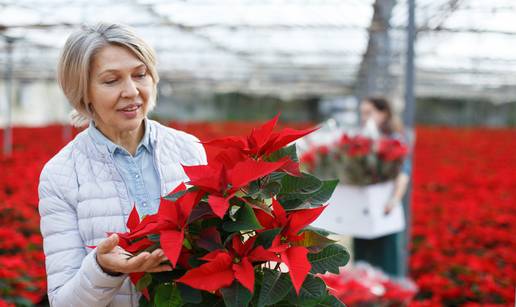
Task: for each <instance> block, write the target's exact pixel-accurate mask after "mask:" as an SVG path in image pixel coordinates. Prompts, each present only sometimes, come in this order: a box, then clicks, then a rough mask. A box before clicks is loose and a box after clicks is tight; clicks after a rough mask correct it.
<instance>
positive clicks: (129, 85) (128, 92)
mask: <svg viewBox="0 0 516 307" xmlns="http://www.w3.org/2000/svg"><path fill="white" fill-rule="evenodd" d="M138 93H139V91H138V87H137V86H136V83H135V82H134V81H133V80H132V79H131V78H129V79H128V80H127V81H125V82H124V87H123V89H122V93H121V95H122V97H134V96H136V95H138Z"/></svg>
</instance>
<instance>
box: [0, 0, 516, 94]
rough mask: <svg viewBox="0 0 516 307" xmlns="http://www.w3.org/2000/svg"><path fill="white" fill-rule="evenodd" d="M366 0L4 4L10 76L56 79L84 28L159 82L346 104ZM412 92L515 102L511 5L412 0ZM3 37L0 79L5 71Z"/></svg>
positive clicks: (397, 18)
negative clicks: (147, 51)
mask: <svg viewBox="0 0 516 307" xmlns="http://www.w3.org/2000/svg"><path fill="white" fill-rule="evenodd" d="M373 2H374V1H372V0H318V1H315V0H283V1H279V0H277V1H273V0H260V1H250V0H217V1H215V0H188V1H186V0H185V1H170V0H166V1H165V0H132V1H129V0H122V1H113V2H111V3H109V4H107V3H108V2H107V1H98V0H88V1H86V0H75V1H70V0H66V1H65V0H45V1H41V0H17V1H12V0H4V1H0V34H1V35H2V36H4V38H5V37H10V38H14V40H15V42H14V44H13V58H14V75H15V77H16V78H20V79H41V78H44V79H50V78H54V76H55V70H56V62H57V57H58V54H59V50H60V48H61V47H62V45H63V44H64V41H65V40H66V37H67V36H68V34H69V33H70V32H72V31H73V30H74V29H76V28H78V27H79V26H80V24H82V23H94V22H97V21H112V22H121V23H125V24H129V25H131V26H133V27H134V28H135V29H136V31H137V32H138V33H140V34H141V35H142V36H143V37H144V38H145V39H146V40H147V41H148V42H149V43H150V44H151V45H152V46H153V47H154V48H155V49H156V51H157V53H158V60H159V67H158V70H159V72H160V74H161V77H162V80H165V82H168V81H169V82H171V83H172V84H182V85H183V86H191V87H192V88H196V87H198V86H204V87H208V88H210V89H212V90H214V91H232V90H240V91H244V92H255V93H262V94H281V95H307V94H314V95H333V94H349V93H351V91H352V88H353V86H354V84H355V82H356V79H357V73H358V69H359V68H360V63H361V62H362V59H363V56H364V53H365V49H366V47H367V43H368V38H369V32H368V31H369V30H370V28H371V27H370V25H371V18H372V14H373ZM416 2H417V10H416V14H417V17H416V23H417V28H418V34H417V42H416V78H417V79H416V94H417V95H418V96H440V97H452V98H453V97H460V98H472V97H475V98H488V99H491V100H493V101H495V102H506V101H511V100H514V97H516V22H515V20H516V3H515V2H514V1H513V0H491V1H485V0H462V1H461V0H418V1H416ZM406 6H407V3H406V0H403V1H398V3H397V5H396V7H395V8H394V11H393V14H392V18H391V27H390V34H391V37H392V46H393V52H392V56H391V58H390V59H389V60H390V65H389V69H390V71H391V72H392V74H393V75H395V76H400V77H402V76H403V74H404V62H405V50H406V34H405V28H406V24H407V13H406V12H407V7H406ZM7 49H8V48H7V43H6V39H0V72H2V73H3V72H4V71H5V66H6V58H7V57H6V52H7Z"/></svg>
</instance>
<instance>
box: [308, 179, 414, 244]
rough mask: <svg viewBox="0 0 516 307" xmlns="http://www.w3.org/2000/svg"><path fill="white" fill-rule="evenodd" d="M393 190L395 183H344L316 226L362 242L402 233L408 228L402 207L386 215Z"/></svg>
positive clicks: (397, 207) (338, 187)
mask: <svg viewBox="0 0 516 307" xmlns="http://www.w3.org/2000/svg"><path fill="white" fill-rule="evenodd" d="M393 190H394V181H393V180H390V181H387V182H383V183H377V184H371V185H367V186H352V185H344V184H340V185H338V186H337V188H336V189H335V192H334V193H333V195H332V197H331V198H330V200H329V201H328V203H329V205H328V207H327V208H326V209H325V210H324V212H323V213H322V214H321V215H320V216H319V218H318V219H317V220H316V221H315V222H314V223H312V226H315V227H320V228H324V229H326V230H329V231H332V232H335V233H338V234H341V235H349V236H352V237H355V238H362V239H373V238H377V237H381V236H384V235H388V234H392V233H395V232H399V231H402V230H403V229H404V228H405V216H404V213H403V207H402V206H401V205H398V206H396V207H395V208H394V209H393V210H392V211H391V212H390V213H389V214H387V215H386V214H385V213H384V207H385V205H386V204H387V202H388V200H389V199H390V197H391V195H392V193H393Z"/></svg>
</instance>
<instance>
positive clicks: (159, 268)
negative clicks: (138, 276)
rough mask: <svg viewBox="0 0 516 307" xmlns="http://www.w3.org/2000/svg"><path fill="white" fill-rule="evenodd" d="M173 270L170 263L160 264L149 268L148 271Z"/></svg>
mask: <svg viewBox="0 0 516 307" xmlns="http://www.w3.org/2000/svg"><path fill="white" fill-rule="evenodd" d="M165 271H172V267H171V266H170V265H168V264H163V265H158V266H156V267H154V268H151V269H148V270H147V271H146V272H151V273H156V272H165Z"/></svg>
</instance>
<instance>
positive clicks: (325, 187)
mask: <svg viewBox="0 0 516 307" xmlns="http://www.w3.org/2000/svg"><path fill="white" fill-rule="evenodd" d="M338 183H339V181H338V180H325V181H321V186H320V187H319V188H318V189H317V190H316V191H313V192H312V193H288V194H281V195H280V196H279V201H280V202H281V204H282V205H283V207H284V208H285V210H294V209H304V208H310V207H312V206H316V207H318V206H319V205H322V204H325V203H326V202H327V201H328V200H329V199H330V197H331V195H332V194H333V192H334V191H335V188H336V187H337V184H338ZM280 193H281V192H280Z"/></svg>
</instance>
